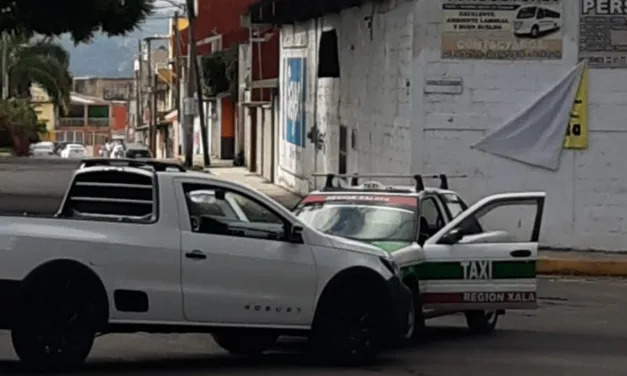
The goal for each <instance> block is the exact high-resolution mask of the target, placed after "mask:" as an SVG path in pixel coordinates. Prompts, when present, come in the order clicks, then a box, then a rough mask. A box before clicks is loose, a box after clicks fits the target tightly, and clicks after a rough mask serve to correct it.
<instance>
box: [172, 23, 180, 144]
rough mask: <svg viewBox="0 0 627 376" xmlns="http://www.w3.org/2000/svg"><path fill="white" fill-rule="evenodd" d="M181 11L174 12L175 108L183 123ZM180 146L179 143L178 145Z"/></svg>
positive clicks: (178, 118)
mask: <svg viewBox="0 0 627 376" xmlns="http://www.w3.org/2000/svg"><path fill="white" fill-rule="evenodd" d="M179 17H180V15H179V12H174V33H173V35H174V43H173V45H174V72H175V73H176V86H175V88H176V89H175V92H174V99H175V101H176V103H175V104H174V108H176V112H177V124H181V33H180V32H179ZM177 146H178V145H177Z"/></svg>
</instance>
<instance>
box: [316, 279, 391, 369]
mask: <svg viewBox="0 0 627 376" xmlns="http://www.w3.org/2000/svg"><path fill="white" fill-rule="evenodd" d="M354 286H360V288H359V289H356V288H354ZM384 301H385V300H384V299H383V298H382V297H380V296H378V294H376V289H370V288H369V287H368V285H367V284H361V283H359V281H355V283H354V285H351V286H346V287H345V288H344V287H342V288H339V289H338V290H337V291H335V292H333V295H332V296H330V297H329V299H328V300H326V301H325V302H324V306H323V307H320V309H322V311H321V312H319V316H318V317H317V318H316V321H315V323H314V328H313V333H312V338H311V341H312V345H313V348H314V351H315V353H316V354H317V355H318V354H319V355H320V356H321V357H322V358H323V359H324V360H325V361H326V360H329V361H331V362H332V363H335V364H341V365H367V364H372V363H374V362H375V360H376V358H377V356H378V355H379V352H380V351H381V347H382V344H383V338H384V336H383V328H384V315H383V312H382V305H383V303H382V302H384Z"/></svg>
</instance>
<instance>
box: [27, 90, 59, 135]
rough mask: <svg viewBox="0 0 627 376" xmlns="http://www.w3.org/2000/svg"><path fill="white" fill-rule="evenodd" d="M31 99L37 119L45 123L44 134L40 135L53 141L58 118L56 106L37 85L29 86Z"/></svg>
mask: <svg viewBox="0 0 627 376" xmlns="http://www.w3.org/2000/svg"><path fill="white" fill-rule="evenodd" d="M30 95H31V101H32V103H33V106H34V107H35V111H36V112H37V118H38V119H39V121H42V122H44V123H46V130H47V131H48V132H47V133H46V134H43V135H40V137H41V139H42V140H46V141H55V128H56V124H57V118H58V108H57V106H56V105H55V104H54V103H53V102H52V101H51V100H50V96H49V95H48V93H46V92H45V91H44V90H43V89H42V88H41V87H39V86H38V85H32V86H31V88H30Z"/></svg>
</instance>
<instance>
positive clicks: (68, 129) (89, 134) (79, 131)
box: [54, 93, 128, 156]
mask: <svg viewBox="0 0 627 376" xmlns="http://www.w3.org/2000/svg"><path fill="white" fill-rule="evenodd" d="M70 100H71V103H70V106H69V108H68V111H67V114H66V116H63V117H59V118H58V121H57V123H56V128H55V131H54V134H55V136H54V139H55V141H57V142H74V143H78V144H83V145H85V148H86V149H87V151H88V153H89V154H91V155H93V156H97V155H98V151H99V149H100V147H101V146H102V145H103V144H104V143H105V141H106V140H107V139H109V138H111V137H112V136H113V135H115V134H124V132H125V128H126V121H127V116H128V115H127V108H126V103H125V102H111V101H105V100H103V99H102V98H97V97H90V96H86V95H82V94H77V93H72V94H71V96H70Z"/></svg>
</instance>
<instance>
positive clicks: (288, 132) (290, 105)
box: [283, 58, 306, 148]
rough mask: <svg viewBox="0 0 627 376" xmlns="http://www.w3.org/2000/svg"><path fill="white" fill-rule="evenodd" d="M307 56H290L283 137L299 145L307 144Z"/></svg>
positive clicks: (287, 68) (286, 66) (287, 67)
mask: <svg viewBox="0 0 627 376" xmlns="http://www.w3.org/2000/svg"><path fill="white" fill-rule="evenodd" d="M305 63H306V62H305V58H288V59H287V62H286V65H285V68H286V75H287V77H286V81H287V87H286V90H285V91H284V93H285V94H286V104H287V107H286V109H285V110H286V118H285V133H284V135H283V136H284V137H283V139H284V140H285V141H287V142H288V143H290V144H292V145H296V146H298V147H301V148H302V147H304V146H305V88H306V86H305V84H306V82H305V76H306V74H305Z"/></svg>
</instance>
